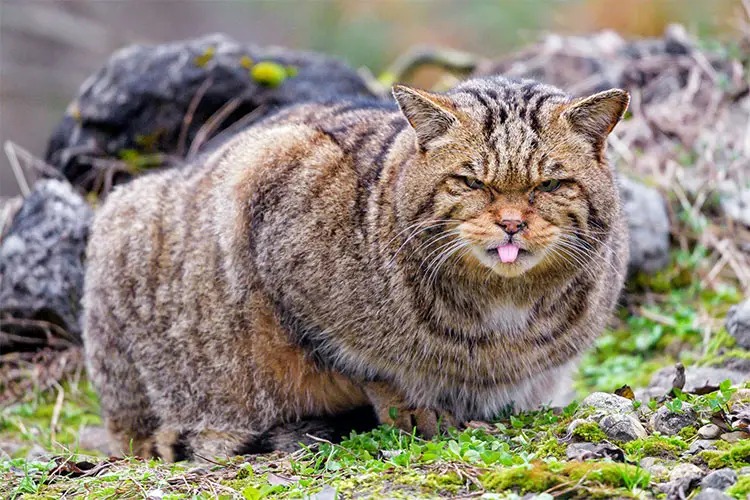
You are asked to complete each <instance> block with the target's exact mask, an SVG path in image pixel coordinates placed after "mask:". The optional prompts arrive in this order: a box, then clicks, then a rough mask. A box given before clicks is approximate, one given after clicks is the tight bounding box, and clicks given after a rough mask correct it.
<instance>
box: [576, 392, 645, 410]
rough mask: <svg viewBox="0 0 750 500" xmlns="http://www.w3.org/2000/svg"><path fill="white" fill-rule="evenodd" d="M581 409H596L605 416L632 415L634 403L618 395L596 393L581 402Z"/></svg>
mask: <svg viewBox="0 0 750 500" xmlns="http://www.w3.org/2000/svg"><path fill="white" fill-rule="evenodd" d="M581 408H594V409H596V410H599V411H600V412H602V413H604V414H605V415H612V414H621V413H632V412H633V402H632V401H631V400H629V399H627V398H623V397H621V396H618V395H616V394H610V393H608V392H594V393H591V394H589V395H588V396H586V398H585V399H584V400H583V401H581Z"/></svg>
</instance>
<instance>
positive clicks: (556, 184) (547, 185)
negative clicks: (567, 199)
mask: <svg viewBox="0 0 750 500" xmlns="http://www.w3.org/2000/svg"><path fill="white" fill-rule="evenodd" d="M560 184H562V183H561V182H560V181H559V180H558V179H550V180H548V181H544V182H542V183H541V184H539V186H538V187H537V189H538V190H539V191H542V192H545V193H551V192H553V191H557V190H558V189H559V188H560Z"/></svg>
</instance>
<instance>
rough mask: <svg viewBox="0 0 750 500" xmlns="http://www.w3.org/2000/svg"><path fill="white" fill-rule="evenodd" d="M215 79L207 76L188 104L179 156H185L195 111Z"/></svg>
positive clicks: (178, 145) (178, 144) (179, 144)
mask: <svg viewBox="0 0 750 500" xmlns="http://www.w3.org/2000/svg"><path fill="white" fill-rule="evenodd" d="M213 83H214V79H213V77H212V76H209V77H208V78H206V79H205V80H204V81H203V83H202V84H201V86H200V87H198V90H196V91H195V95H194V96H193V99H192V100H191V101H190V105H189V106H188V109H187V112H186V113H185V117H184V118H183V120H182V127H181V128H180V135H179V137H178V139H177V156H180V157H182V156H185V146H186V142H187V134H188V130H189V129H190V125H191V124H192V123H193V116H194V115H195V111H196V110H197V109H198V106H199V105H200V103H201V101H202V100H203V96H204V95H206V92H207V91H208V89H209V88H210V87H211V85H213Z"/></svg>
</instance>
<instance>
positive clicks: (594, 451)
mask: <svg viewBox="0 0 750 500" xmlns="http://www.w3.org/2000/svg"><path fill="white" fill-rule="evenodd" d="M565 456H566V457H567V458H568V460H580V461H584V460H595V459H599V458H609V459H611V460H613V461H615V462H624V461H625V452H624V451H622V450H621V449H620V448H618V447H617V446H615V445H613V444H611V443H599V444H594V443H570V444H569V445H568V447H567V448H566V450H565Z"/></svg>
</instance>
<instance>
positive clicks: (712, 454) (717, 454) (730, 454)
mask: <svg viewBox="0 0 750 500" xmlns="http://www.w3.org/2000/svg"><path fill="white" fill-rule="evenodd" d="M720 443H721V441H718V442H717V443H716V445H717V446H718V445H719V444H720ZM727 444H729V443H727ZM722 448H725V449H719V450H706V451H702V452H701V453H700V456H701V458H703V460H705V461H706V463H707V464H708V466H709V467H710V468H712V469H721V468H723V467H732V468H740V467H746V466H749V465H750V439H744V440H742V441H739V442H737V443H735V444H733V445H730V446H729V447H726V446H722Z"/></svg>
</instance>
